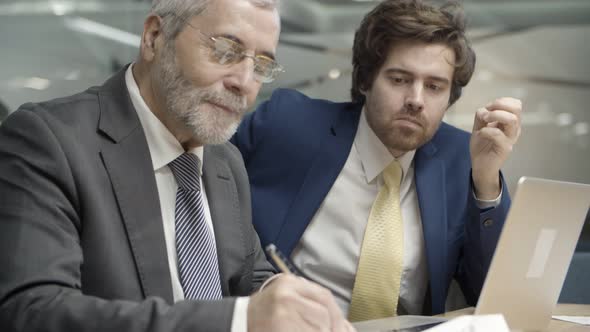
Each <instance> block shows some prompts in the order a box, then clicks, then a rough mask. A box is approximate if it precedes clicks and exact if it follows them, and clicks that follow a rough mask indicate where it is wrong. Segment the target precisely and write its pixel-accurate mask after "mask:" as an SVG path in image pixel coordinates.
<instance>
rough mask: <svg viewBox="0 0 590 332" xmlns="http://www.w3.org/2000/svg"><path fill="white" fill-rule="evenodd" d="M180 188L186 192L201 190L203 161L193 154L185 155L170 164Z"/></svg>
mask: <svg viewBox="0 0 590 332" xmlns="http://www.w3.org/2000/svg"><path fill="white" fill-rule="evenodd" d="M168 166H170V169H171V170H172V174H174V177H175V178H176V182H178V186H179V187H180V188H182V189H185V190H192V191H199V190H201V181H200V177H201V160H200V159H199V157H197V156H196V155H194V154H192V153H183V154H181V155H180V156H179V157H178V158H176V159H174V160H173V161H172V162H170V164H168Z"/></svg>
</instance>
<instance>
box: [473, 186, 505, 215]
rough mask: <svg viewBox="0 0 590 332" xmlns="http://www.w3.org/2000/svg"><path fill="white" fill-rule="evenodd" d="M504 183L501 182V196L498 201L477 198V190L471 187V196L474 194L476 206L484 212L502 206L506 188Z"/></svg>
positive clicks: (497, 198)
mask: <svg viewBox="0 0 590 332" xmlns="http://www.w3.org/2000/svg"><path fill="white" fill-rule="evenodd" d="M502 187H503V184H502V182H500V194H499V195H498V197H496V199H489V200H488V199H479V198H477V196H475V188H473V185H472V186H471V194H473V198H474V199H475V205H477V207H478V208H479V209H480V210H484V209H491V208H495V207H496V206H498V205H500V202H501V201H502V191H503V189H504V188H502Z"/></svg>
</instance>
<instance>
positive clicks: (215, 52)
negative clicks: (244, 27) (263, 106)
mask: <svg viewBox="0 0 590 332" xmlns="http://www.w3.org/2000/svg"><path fill="white" fill-rule="evenodd" d="M173 15H174V16H176V17H177V18H179V19H181V20H183V21H184V22H185V23H186V24H187V25H188V26H190V27H191V28H193V29H195V30H197V31H198V32H199V34H200V35H201V37H202V39H203V41H204V42H205V43H206V45H207V46H208V47H209V50H210V51H211V60H212V61H213V62H215V63H218V64H220V65H234V64H237V63H240V62H241V61H243V60H244V59H245V58H250V59H252V60H253V61H254V78H255V79H256V80H257V81H259V82H261V83H270V82H272V81H274V80H275V78H276V77H277V75H278V74H279V73H281V72H284V71H285V70H284V69H283V67H282V66H281V65H280V64H278V63H277V62H276V61H275V60H274V59H272V58H270V57H268V56H266V55H262V54H259V55H249V54H246V48H245V47H244V45H242V44H240V43H238V42H236V41H233V40H231V39H229V38H226V37H222V36H220V37H213V36H208V35H206V34H204V33H203V32H201V30H200V29H198V28H196V27H194V26H192V25H191V24H190V23H189V22H188V21H186V20H184V19H182V18H180V17H179V16H178V15H175V14H173Z"/></svg>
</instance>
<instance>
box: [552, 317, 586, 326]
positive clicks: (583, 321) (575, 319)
mask: <svg viewBox="0 0 590 332" xmlns="http://www.w3.org/2000/svg"><path fill="white" fill-rule="evenodd" d="M553 319H559V320H562V321H565V322H570V323H576V324H582V325H590V317H589V316H553Z"/></svg>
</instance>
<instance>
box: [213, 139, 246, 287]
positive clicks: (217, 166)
mask: <svg viewBox="0 0 590 332" xmlns="http://www.w3.org/2000/svg"><path fill="white" fill-rule="evenodd" d="M217 149H219V147H216V146H209V145H206V146H205V151H204V156H203V182H204V184H205V191H206V194H207V202H208V204H209V211H210V213H211V221H212V223H213V229H214V230H215V242H216V247H217V259H218V263H219V273H220V278H221V288H222V292H223V295H224V296H228V295H230V289H229V288H228V287H229V286H228V285H229V280H227V278H228V276H230V275H231V271H229V269H230V265H232V264H231V262H233V261H235V258H236V257H243V256H244V253H243V252H240V250H241V249H242V248H243V246H242V243H235V242H236V239H242V234H241V227H239V225H237V224H236V221H238V220H240V210H239V206H240V202H239V201H238V191H237V188H236V183H235V180H234V178H233V175H232V173H231V170H230V168H229V165H228V164H227V162H226V161H225V160H224V159H223V158H221V157H220V156H219V155H218V153H217Z"/></svg>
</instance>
